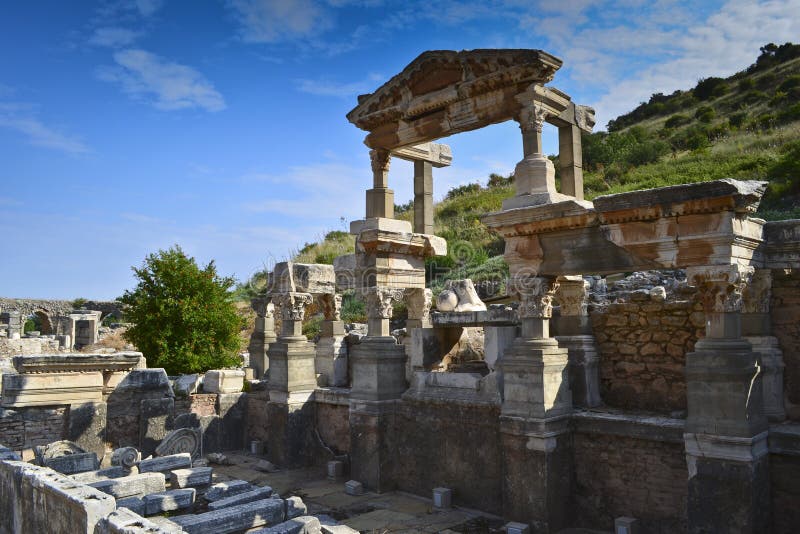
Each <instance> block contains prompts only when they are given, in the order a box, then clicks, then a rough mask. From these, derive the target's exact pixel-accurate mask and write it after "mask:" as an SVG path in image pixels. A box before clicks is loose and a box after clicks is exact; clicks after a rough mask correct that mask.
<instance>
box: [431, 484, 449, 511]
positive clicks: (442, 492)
mask: <svg viewBox="0 0 800 534" xmlns="http://www.w3.org/2000/svg"><path fill="white" fill-rule="evenodd" d="M452 505H453V490H451V489H450V488H433V506H434V507H436V508H439V509H440V510H447V509H449V508H450V507H452Z"/></svg>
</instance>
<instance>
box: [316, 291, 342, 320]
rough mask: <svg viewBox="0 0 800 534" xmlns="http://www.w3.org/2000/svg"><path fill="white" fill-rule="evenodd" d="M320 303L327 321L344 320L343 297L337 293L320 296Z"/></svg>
mask: <svg viewBox="0 0 800 534" xmlns="http://www.w3.org/2000/svg"><path fill="white" fill-rule="evenodd" d="M319 303H320V305H321V306H322V313H323V314H324V315H325V320H326V321H341V320H342V296H341V295H339V294H336V293H325V294H323V295H320V297H319Z"/></svg>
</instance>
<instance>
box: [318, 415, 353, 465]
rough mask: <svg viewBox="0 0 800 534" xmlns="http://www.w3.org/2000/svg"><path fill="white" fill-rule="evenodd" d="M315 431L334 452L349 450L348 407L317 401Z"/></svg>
mask: <svg viewBox="0 0 800 534" xmlns="http://www.w3.org/2000/svg"><path fill="white" fill-rule="evenodd" d="M316 409H317V414H316V418H317V432H319V437H320V438H321V439H322V441H323V443H325V445H327V446H328V448H330V449H331V450H332V451H333V452H334V453H335V454H337V455H339V454H346V453H349V452H350V407H349V406H348V405H346V404H328V403H322V402H317V405H316Z"/></svg>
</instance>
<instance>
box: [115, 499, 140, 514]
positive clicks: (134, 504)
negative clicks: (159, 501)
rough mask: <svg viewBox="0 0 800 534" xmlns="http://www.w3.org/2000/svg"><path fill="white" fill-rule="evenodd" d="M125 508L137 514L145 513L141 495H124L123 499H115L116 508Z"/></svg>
mask: <svg viewBox="0 0 800 534" xmlns="http://www.w3.org/2000/svg"><path fill="white" fill-rule="evenodd" d="M120 508H127V509H128V510H130V511H131V512H133V513H135V514H138V515H142V516H143V515H145V513H144V512H145V509H146V508H145V505H144V499H143V498H141V497H125V498H124V499H117V509H120Z"/></svg>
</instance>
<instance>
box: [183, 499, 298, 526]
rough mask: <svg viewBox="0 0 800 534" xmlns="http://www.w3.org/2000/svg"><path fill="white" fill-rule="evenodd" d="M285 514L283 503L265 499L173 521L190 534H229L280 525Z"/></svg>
mask: <svg viewBox="0 0 800 534" xmlns="http://www.w3.org/2000/svg"><path fill="white" fill-rule="evenodd" d="M283 514H284V510H283V501H281V500H279V499H264V500H261V501H254V502H250V503H247V504H242V505H239V506H232V507H230V508H222V509H219V510H215V511H212V512H206V513H204V514H197V515H184V516H178V517H174V518H172V521H173V522H175V523H176V524H178V525H180V527H181V528H182V529H183V530H185V531H186V532H188V533H189V534H206V533H208V532H214V533H216V534H227V533H229V532H238V531H242V530H246V529H248V528H255V527H260V526H263V525H268V524H275V523H280V522H282V521H283V519H284V515H283Z"/></svg>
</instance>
